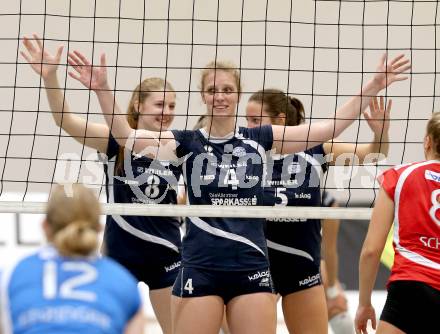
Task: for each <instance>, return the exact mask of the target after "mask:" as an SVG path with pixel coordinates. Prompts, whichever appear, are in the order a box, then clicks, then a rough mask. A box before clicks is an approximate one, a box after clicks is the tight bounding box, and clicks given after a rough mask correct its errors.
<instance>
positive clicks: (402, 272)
mask: <svg viewBox="0 0 440 334" xmlns="http://www.w3.org/2000/svg"><path fill="white" fill-rule="evenodd" d="M423 148H424V153H425V158H426V161H421V162H415V163H411V164H406V165H400V166H396V167H394V168H391V169H389V170H387V171H385V172H384V173H383V174H382V175H381V176H380V177H379V181H380V183H381V188H380V191H379V195H378V197H377V200H376V203H375V206H374V209H373V214H372V217H371V222H370V226H369V228H368V233H367V236H366V238H365V241H364V245H363V247H362V252H361V257H360V261H359V306H358V309H357V313H356V319H355V328H356V330H357V332H358V333H362V334H365V333H367V322H368V320H370V321H371V323H372V326H373V328H374V329H375V328H376V315H375V310H374V308H373V306H372V304H371V293H372V290H373V287H374V283H375V281H376V275H377V271H378V267H379V262H380V256H381V253H382V250H383V248H384V246H385V242H386V239H387V235H388V232H389V230H390V228H391V225H392V224H393V221H394V235H393V246H394V250H395V257H394V264H393V267H392V269H391V276H390V278H389V281H388V296H387V300H386V303H385V306H384V309H383V311H382V315H381V317H380V321H379V325H378V328H377V331H376V333H378V334H402V333H434V332H438V330H437V329H438V315H439V310H440V252H439V248H440V213H439V210H438V209H439V208H440V204H439V194H440V183H439V182H440V113H438V112H436V113H434V114H433V115H432V117H431V119H430V120H429V122H428V124H427V129H426V135H425V139H424V144H423Z"/></svg>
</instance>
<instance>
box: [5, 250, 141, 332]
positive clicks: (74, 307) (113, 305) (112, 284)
mask: <svg viewBox="0 0 440 334" xmlns="http://www.w3.org/2000/svg"><path fill="white" fill-rule="evenodd" d="M0 282H1V290H0V298H1V304H0V310H1V324H2V327H3V332H2V334H9V333H14V334H33V333H44V334H55V333H56V334H70V333H72V334H73V333H83V334H86V333H87V334H95V333H96V334H98V333H100V334H104V333H105V334H107V333H108V334H110V333H111V334H113V333H114V334H116V333H123V332H124V328H125V326H126V324H127V322H128V321H129V320H130V319H131V318H132V317H133V316H134V315H135V314H136V313H137V312H138V310H139V309H140V307H141V301H140V294H139V290H138V287H137V281H136V280H135V279H134V278H133V277H132V276H131V275H130V274H129V273H128V271H126V270H125V269H124V268H123V267H121V266H120V265H119V264H117V263H116V262H114V261H112V260H110V259H107V258H97V257H93V258H92V257H91V258H89V259H74V258H65V257H61V256H60V255H59V254H58V253H57V251H56V250H55V249H54V248H53V247H44V248H41V249H40V250H39V251H38V252H36V253H35V254H33V255H30V256H28V257H25V258H24V259H22V260H20V261H19V262H18V263H16V264H15V265H14V266H11V267H10V268H7V269H5V270H4V271H3V273H2V277H0Z"/></svg>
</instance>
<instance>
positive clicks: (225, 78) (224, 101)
mask: <svg viewBox="0 0 440 334" xmlns="http://www.w3.org/2000/svg"><path fill="white" fill-rule="evenodd" d="M238 91H239V89H238V87H237V83H236V79H235V77H234V75H233V74H232V73H231V72H229V71H225V70H219V69H217V71H214V70H212V71H210V72H209V73H208V74H207V75H206V76H205V77H204V80H203V83H202V99H203V102H204V103H205V104H206V107H207V110H208V114H209V115H212V116H213V117H228V116H229V117H233V116H235V113H236V108H237V104H238V101H239V93H238Z"/></svg>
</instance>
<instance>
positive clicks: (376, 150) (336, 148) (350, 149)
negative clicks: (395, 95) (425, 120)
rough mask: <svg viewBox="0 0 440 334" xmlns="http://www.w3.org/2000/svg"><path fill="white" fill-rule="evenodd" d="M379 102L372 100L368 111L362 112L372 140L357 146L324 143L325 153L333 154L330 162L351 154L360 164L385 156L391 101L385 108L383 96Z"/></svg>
mask: <svg viewBox="0 0 440 334" xmlns="http://www.w3.org/2000/svg"><path fill="white" fill-rule="evenodd" d="M379 100H380V101H379V102H378V100H377V97H374V98H372V99H371V102H370V111H369V112H368V111H367V110H365V111H364V117H365V119H366V120H367V122H368V126H369V127H370V129H371V130H372V131H373V134H374V138H373V140H372V141H371V142H370V143H368V144H357V145H356V144H350V143H339V142H326V143H324V151H325V153H326V154H329V153H333V155H332V161H331V162H337V161H338V157H340V156H341V155H346V154H353V153H355V154H356V156H357V158H358V159H359V163H361V164H362V163H364V162H374V161H379V160H381V158H382V157H386V156H387V154H388V148H389V143H388V142H389V136H388V132H389V128H390V111H391V106H392V100H391V99H390V100H389V101H388V105H387V107H385V102H384V98H383V96H381V97H380V99H379ZM372 154H373V155H374V156H373V159H370V158H371V157H372V156H371V155H372ZM366 158H368V159H366ZM344 161H345V159H344ZM344 163H345V162H344Z"/></svg>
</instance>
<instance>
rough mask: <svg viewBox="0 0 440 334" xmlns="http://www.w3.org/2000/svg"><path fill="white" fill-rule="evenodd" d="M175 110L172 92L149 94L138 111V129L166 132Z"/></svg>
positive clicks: (174, 96)
mask: <svg viewBox="0 0 440 334" xmlns="http://www.w3.org/2000/svg"><path fill="white" fill-rule="evenodd" d="M175 108H176V94H175V93H174V92H165V93H163V92H150V93H149V94H148V96H147V97H146V98H145V99H144V101H143V102H142V103H141V104H140V106H139V109H138V111H139V121H138V129H145V130H151V131H161V130H162V131H164V130H167V129H168V128H169V126H170V125H171V123H172V122H173V120H174V112H175Z"/></svg>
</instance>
